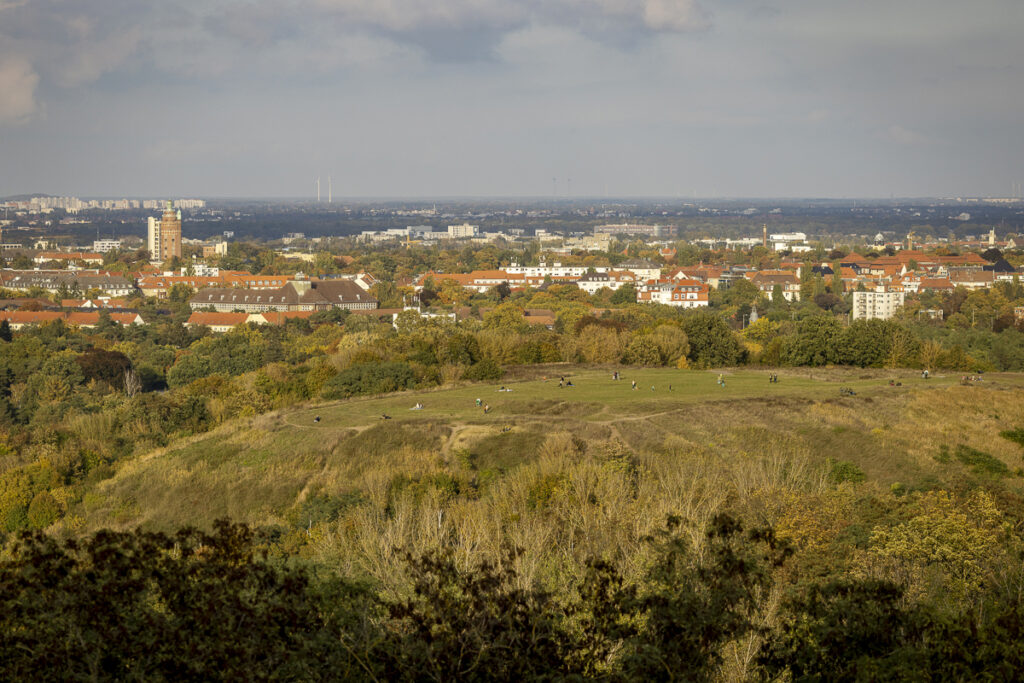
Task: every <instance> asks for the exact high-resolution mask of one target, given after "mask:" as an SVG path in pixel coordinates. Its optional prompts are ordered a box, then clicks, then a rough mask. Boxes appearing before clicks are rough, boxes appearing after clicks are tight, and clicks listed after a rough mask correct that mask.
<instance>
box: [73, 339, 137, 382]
mask: <svg viewBox="0 0 1024 683" xmlns="http://www.w3.org/2000/svg"><path fill="white" fill-rule="evenodd" d="M76 360H77V361H78V365H79V367H80V368H81V369H82V375H83V376H84V378H85V379H86V380H97V381H99V382H106V383H107V384H108V385H110V387H112V388H114V389H119V388H121V386H122V385H123V384H124V381H125V374H126V373H127V372H128V371H129V370H130V369H131V367H132V362H131V360H129V359H128V356H126V355H124V354H123V353H121V352H120V351H106V350H104V349H97V348H92V349H89V350H88V351H86V352H85V353H83V354H82V355H81V356H79V357H78V358H77V359H76Z"/></svg>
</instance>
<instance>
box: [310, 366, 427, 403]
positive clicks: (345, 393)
mask: <svg viewBox="0 0 1024 683" xmlns="http://www.w3.org/2000/svg"><path fill="white" fill-rule="evenodd" d="M415 386H416V374H415V372H413V369H412V366H411V365H409V364H408V363H404V362H390V363H363V364H360V365H354V366H352V367H350V368H348V369H347V370H343V371H342V372H339V373H338V374H337V375H335V376H334V377H332V378H331V379H329V380H327V381H326V382H325V383H324V388H323V392H322V394H321V395H322V396H323V397H324V398H327V399H338V398H348V397H349V396H358V395H360V394H384V393H388V392H392V391H404V390H406V389H412V388H414V387H415Z"/></svg>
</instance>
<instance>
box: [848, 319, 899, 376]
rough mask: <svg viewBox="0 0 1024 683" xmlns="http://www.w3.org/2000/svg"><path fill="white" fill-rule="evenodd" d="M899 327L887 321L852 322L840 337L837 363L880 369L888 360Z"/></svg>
mask: <svg viewBox="0 0 1024 683" xmlns="http://www.w3.org/2000/svg"><path fill="white" fill-rule="evenodd" d="M899 329H900V328H899V326H898V325H897V324H896V323H893V322H891V321H888V320H874V319H872V320H854V321H853V322H852V323H851V324H850V326H849V327H847V328H846V329H845V330H844V331H843V332H842V334H841V335H840V338H839V342H838V346H839V348H838V359H837V362H839V363H843V364H845V365H858V366H860V367H862V368H866V367H869V366H870V367H875V368H880V367H882V366H883V365H885V364H886V361H888V360H889V358H890V354H891V353H892V348H893V338H894V336H895V335H896V333H897V331H898V330H899Z"/></svg>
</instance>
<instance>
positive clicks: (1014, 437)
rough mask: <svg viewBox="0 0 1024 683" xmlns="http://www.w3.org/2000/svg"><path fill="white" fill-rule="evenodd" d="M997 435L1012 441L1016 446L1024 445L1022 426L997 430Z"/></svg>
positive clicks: (1023, 429) (1023, 428)
mask: <svg viewBox="0 0 1024 683" xmlns="http://www.w3.org/2000/svg"><path fill="white" fill-rule="evenodd" d="M999 436H1001V437H1003V438H1004V439H1006V440H1007V441H1012V442H1014V443H1015V444H1017V445H1018V446H1021V447H1024V427H1017V428H1016V429H1007V430H1004V431H1001V432H999Z"/></svg>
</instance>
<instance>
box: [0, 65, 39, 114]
mask: <svg viewBox="0 0 1024 683" xmlns="http://www.w3.org/2000/svg"><path fill="white" fill-rule="evenodd" d="M38 85H39V74H37V73H36V72H35V70H34V69H33V68H32V65H31V64H29V63H28V61H26V60H24V59H20V58H17V57H14V58H8V59H3V58H0V124H4V123H24V122H26V121H28V120H29V119H31V118H32V116H33V115H34V114H35V113H36V111H37V110H38V108H39V105H38V104H37V102H36V86H38Z"/></svg>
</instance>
